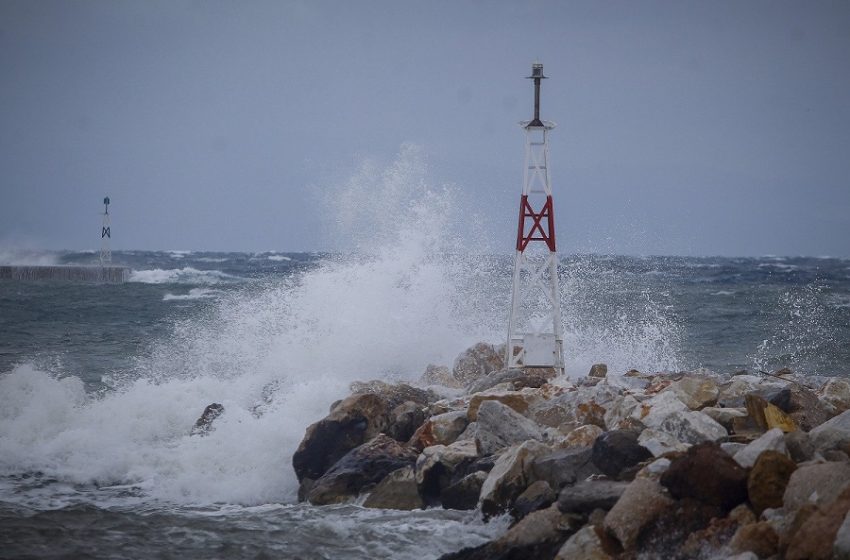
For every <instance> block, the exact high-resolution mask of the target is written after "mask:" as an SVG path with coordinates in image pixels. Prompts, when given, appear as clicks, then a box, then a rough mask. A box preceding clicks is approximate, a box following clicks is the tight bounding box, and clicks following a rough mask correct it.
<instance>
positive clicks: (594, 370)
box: [587, 364, 608, 379]
mask: <svg viewBox="0 0 850 560" xmlns="http://www.w3.org/2000/svg"><path fill="white" fill-rule="evenodd" d="M606 375H608V365H607V364H593V365H592V366H590V373H588V374H587V376H588V377H596V378H600V379H601V378H604V377H605V376H606Z"/></svg>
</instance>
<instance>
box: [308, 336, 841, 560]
mask: <svg viewBox="0 0 850 560" xmlns="http://www.w3.org/2000/svg"><path fill="white" fill-rule="evenodd" d="M414 385H415V386H414ZM414 385H407V384H387V383H383V382H378V381H373V382H369V383H358V384H354V385H353V386H352V394H351V395H349V396H348V397H346V398H345V399H343V400H341V401H338V402H337V403H335V404H334V405H333V406H332V408H331V411H330V413H329V414H328V416H327V417H325V418H323V419H322V420H320V421H318V422H316V423H315V424H313V425H311V426H309V427H308V428H307V431H306V434H305V436H304V439H303V441H302V442H301V445H300V446H299V448H298V450H297V451H296V453H295V455H294V457H293V466H294V468H295V472H296V474H297V476H298V479H299V481H300V484H301V488H300V492H299V496H300V499H302V500H308V501H309V502H311V503H313V504H316V505H322V504H330V503H339V502H344V501H349V500H358V503H362V504H363V505H364V506H365V507H379V508H394V509H418V508H425V507H443V508H453V509H470V510H471V509H475V510H478V511H479V512H480V514H481V515H482V516H483V517H484V518H485V519H490V518H492V517H494V516H499V515H509V516H511V517H512V519H513V524H512V526H511V527H510V529H509V530H508V531H507V532H506V533H505V534H503V535H502V536H501V537H499V538H497V539H495V540H493V541H491V542H489V543H486V544H484V545H482V546H479V547H476V548H470V549H463V550H460V551H458V552H455V553H452V554H449V555H446V556H444V557H443V558H445V559H485V558H486V559H493V558H503V559H508V558H558V559H573V558H591V559H605V558H638V557H642V558H646V557H650V558H655V557H657V558H715V557H717V558H739V559H745V558H749V559H752V558H787V559H803V558H809V559H820V558H823V559H826V558H850V517H849V516H848V515H847V513H848V511H850V455H849V454H850V382H848V381H846V380H844V379H841V378H828V377H813V376H807V377H802V376H796V375H794V374H793V373H792V372H789V371H787V370H783V371H779V372H775V373H774V374H769V375H749V374H747V373H746V372H737V373H716V372H710V371H703V370H700V371H693V372H678V373H670V372H664V373H654V374H646V373H640V372H637V371H630V372H627V373H625V374H616V373H613V372H607V371H606V368H604V367H602V366H601V365H600V366H594V368H593V369H592V370H591V372H590V374H589V375H588V376H587V377H585V378H582V379H578V380H575V382H571V381H568V380H566V379H553V378H552V377H551V372H545V371H535V370H528V371H522V370H509V369H504V368H503V367H502V363H501V358H500V350H499V348H497V347H493V346H490V345H487V344H478V345H476V346H475V347H473V348H471V349H470V350H468V351H467V352H465V353H464V354H463V355H461V356H460V357H459V358H458V359H457V360H456V362H455V367H454V368H452V369H449V368H447V367H433V366H431V367H429V368H428V371H426V373H425V375H424V376H423V378H422V379H421V380H420V382H419V383H417V384H414Z"/></svg>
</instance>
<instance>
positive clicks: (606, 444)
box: [592, 430, 652, 478]
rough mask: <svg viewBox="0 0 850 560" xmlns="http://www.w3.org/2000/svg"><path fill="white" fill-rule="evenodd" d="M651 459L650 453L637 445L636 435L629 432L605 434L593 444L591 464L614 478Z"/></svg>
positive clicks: (619, 431) (616, 431)
mask: <svg viewBox="0 0 850 560" xmlns="http://www.w3.org/2000/svg"><path fill="white" fill-rule="evenodd" d="M651 457H652V453H651V452H650V451H649V450H648V449H647V448H645V447H644V446H642V445H640V444H639V443H638V434H636V433H635V432H633V431H630V430H612V431H610V432H605V433H604V434H602V435H601V436H599V437H598V438H596V441H595V442H594V443H593V451H592V461H593V464H594V465H596V467H597V468H599V470H600V471H602V472H603V473H605V474H606V475H608V476H610V477H614V478H616V477H618V476H619V475H620V473H622V472H623V471H624V470H625V469H627V468H629V467H633V466H635V465H637V464H638V463H640V462H641V461H645V460H647V459H649V458H651Z"/></svg>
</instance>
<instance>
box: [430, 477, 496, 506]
mask: <svg viewBox="0 0 850 560" xmlns="http://www.w3.org/2000/svg"><path fill="white" fill-rule="evenodd" d="M487 476H488V472H487V471H474V472H472V473H469V474H467V475H466V476H463V477H462V478H460V479H459V480H458V481H457V482H454V483H452V484H449V485H448V486H446V487H445V488H444V489H443V491H442V492H441V493H440V502H441V503H442V505H443V507H444V508H445V509H475V508H476V507H478V498H479V497H480V496H481V487H482V486H484V481H485V480H487Z"/></svg>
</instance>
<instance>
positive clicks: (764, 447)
mask: <svg viewBox="0 0 850 560" xmlns="http://www.w3.org/2000/svg"><path fill="white" fill-rule="evenodd" d="M768 450H771V451H777V452H779V453H782V454H783V455H787V454H788V448H787V447H786V446H785V433H784V432H783V431H782V430H780V429H779V428H773V429H772V430H768V431H767V432H765V433H764V434H762V435H761V437H759V438H758V439H756V440H755V441H753V442H752V443H750V444H749V445H747V446H746V447H745V448H743V449H741V450H740V451H738V452H737V453H735V456H734V457H735V461H737V463H738V464H739V465H741V466H742V467H744V468H750V467H752V466H753V465H754V464H755V463H756V459H758V458H759V455H761V454H762V453H763V452H765V451H768Z"/></svg>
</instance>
